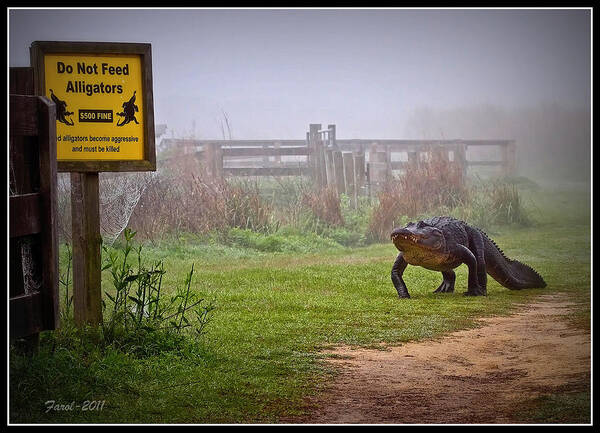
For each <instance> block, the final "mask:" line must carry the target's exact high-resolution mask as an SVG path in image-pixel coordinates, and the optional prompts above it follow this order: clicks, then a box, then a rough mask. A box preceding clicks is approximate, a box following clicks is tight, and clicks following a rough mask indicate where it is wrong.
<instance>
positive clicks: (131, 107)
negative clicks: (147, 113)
mask: <svg viewBox="0 0 600 433" xmlns="http://www.w3.org/2000/svg"><path fill="white" fill-rule="evenodd" d="M135 92H136V91H135V90H134V91H133V96H132V97H131V99H130V100H129V101H127V102H123V112H121V113H117V116H121V117H123V120H122V121H121V122H120V123H119V122H117V126H123V125H127V124H128V123H129V122H131V121H132V120H133V121H134V122H135V123H136V124H138V125H139V122H138V121H137V119H136V118H135V113H137V112H138V111H139V110H138V106H137V105H135Z"/></svg>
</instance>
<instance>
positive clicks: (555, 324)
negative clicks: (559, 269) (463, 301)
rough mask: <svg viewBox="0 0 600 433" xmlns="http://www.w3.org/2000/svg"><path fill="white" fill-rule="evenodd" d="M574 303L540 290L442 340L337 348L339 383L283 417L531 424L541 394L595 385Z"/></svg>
mask: <svg viewBox="0 0 600 433" xmlns="http://www.w3.org/2000/svg"><path fill="white" fill-rule="evenodd" d="M572 306H573V305H572V304H570V303H569V302H568V300H567V298H565V297H564V296H558V295H555V296H542V297H540V298H538V299H537V300H536V301H535V302H534V303H532V304H529V305H527V306H524V307H522V308H520V309H519V310H518V312H517V313H515V314H513V315H511V316H507V317H493V318H486V319H483V320H481V327H478V328H476V329H470V330H465V331H459V332H454V333H452V334H450V335H448V336H446V337H443V338H440V339H438V340H433V341H424V342H414V343H407V344H404V345H402V346H396V347H388V348H387V349H386V350H371V349H352V348H349V347H340V348H337V349H336V350H333V351H331V352H329V353H332V354H333V355H334V356H333V357H332V358H329V360H328V361H327V362H330V363H331V364H332V365H334V366H336V367H337V368H338V369H339V374H338V375H337V376H336V378H335V380H334V382H333V383H332V384H331V385H330V386H328V387H327V388H326V389H325V391H323V392H322V393H321V394H320V395H318V396H317V397H315V398H312V399H310V400H309V401H307V402H306V404H307V407H308V408H309V411H308V412H309V413H308V415H306V416H303V417H300V418H294V419H287V420H283V421H284V422H287V423H372V424H378V423H394V424H396V423H402V424H404V423H408V424H430V423H433V424H446V423H460V424H462V423H485V424H487V423H527V422H529V421H528V420H527V419H524V415H523V409H526V408H527V407H529V406H531V404H532V401H533V400H534V399H535V398H537V397H540V396H542V395H547V394H552V393H558V392H560V393H564V392H567V393H568V392H582V391H586V390H588V389H589V384H590V334H589V332H587V331H584V330H581V329H576V328H574V327H573V326H570V325H569V324H568V323H567V322H566V320H565V317H564V316H565V315H566V314H568V313H569V310H570V308H571V307H572ZM584 418H585V417H584ZM588 422H589V421H588Z"/></svg>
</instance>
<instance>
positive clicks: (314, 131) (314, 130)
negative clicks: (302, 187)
mask: <svg viewBox="0 0 600 433" xmlns="http://www.w3.org/2000/svg"><path fill="white" fill-rule="evenodd" d="M320 129H321V125H320V124H319V123H311V124H310V125H309V127H308V134H307V138H308V143H309V147H310V152H311V155H312V161H311V167H312V170H313V180H314V181H315V183H316V185H317V186H319V187H322V186H323V183H324V182H323V172H322V169H321V166H322V162H321V160H322V151H321V147H322V146H320V140H319V130H320Z"/></svg>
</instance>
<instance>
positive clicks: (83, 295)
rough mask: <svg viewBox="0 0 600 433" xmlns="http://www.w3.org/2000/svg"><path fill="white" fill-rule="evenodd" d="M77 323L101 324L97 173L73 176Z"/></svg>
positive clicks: (74, 304)
mask: <svg viewBox="0 0 600 433" xmlns="http://www.w3.org/2000/svg"><path fill="white" fill-rule="evenodd" d="M71 214H72V239H73V308H74V309H73V312H74V319H75V323H76V324H77V325H79V326H82V325H85V324H91V325H98V324H100V323H102V294H101V290H100V289H101V287H100V281H101V278H100V269H101V256H100V241H101V237H100V203H99V190H98V173H71Z"/></svg>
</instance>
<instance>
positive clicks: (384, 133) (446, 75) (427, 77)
mask: <svg viewBox="0 0 600 433" xmlns="http://www.w3.org/2000/svg"><path fill="white" fill-rule="evenodd" d="M590 21H591V20H590V11H589V10H578V9H574V10H548V9H533V10H524V9H512V10H511V9H506V10H493V9H482V10H461V9H450V10H436V9H421V10H418V9H417V10H412V9H387V10H380V9H354V10H344V9H323V10H319V9H276V10H262V9H248V10H235V9H231V10H222V9H221V10H219V9H217V10H210V9H191V10H179V9H172V10H169V9H166V10H152V9H150V10H144V9H138V10H136V9H132V10H110V9H107V10H93V9H85V10H68V9H67V10H56V9H54V10H53V9H49V10H35V9H12V10H10V11H9V12H8V23H9V64H10V66H27V65H28V64H29V53H28V49H29V45H30V44H31V42H32V41H34V40H66V41H122V42H149V43H151V44H152V49H153V53H152V55H153V74H154V103H155V120H156V124H166V125H167V131H166V136H169V137H195V138H217V139H218V138H228V135H227V136H226V135H225V133H224V129H223V122H224V117H225V116H226V117H227V119H228V121H229V126H230V128H229V133H230V134H231V137H232V138H235V139H254V138H264V139H302V138H304V135H305V132H306V130H307V128H308V124H309V123H321V124H323V125H327V124H329V123H335V124H336V125H337V131H338V137H339V138H446V139H453V138H463V139H469V138H507V139H516V141H517V148H518V150H517V152H518V153H517V159H518V169H519V171H520V173H521V174H523V175H527V176H533V177H538V178H557V179H570V180H580V181H589V179H590V164H589V161H590V150H591V146H590V140H591V135H590V129H591V124H590V108H591V97H590V96H591V58H590V56H591V53H590V47H591V42H590V36H591V22H590ZM159 140H160V139H159Z"/></svg>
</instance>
